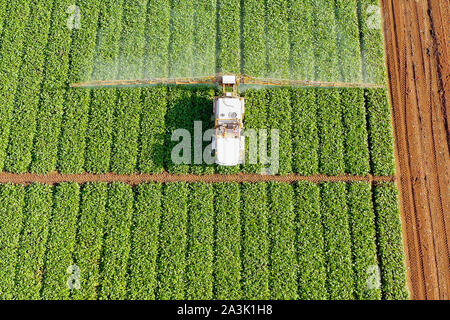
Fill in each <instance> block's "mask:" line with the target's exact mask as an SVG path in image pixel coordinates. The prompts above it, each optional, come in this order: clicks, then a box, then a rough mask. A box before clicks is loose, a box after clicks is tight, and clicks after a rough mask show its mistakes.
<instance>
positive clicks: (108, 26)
mask: <svg viewBox="0 0 450 320" xmlns="http://www.w3.org/2000/svg"><path fill="white" fill-rule="evenodd" d="M122 2H123V1H122V0H121V1H113V0H108V1H105V2H103V3H102V7H101V12H100V23H99V32H98V35H97V37H98V41H97V47H96V55H95V62H94V72H93V78H94V80H103V79H116V77H117V75H118V62H119V61H118V60H119V59H118V57H119V49H120V48H119V42H120V35H121V30H122V25H121V20H122V13H123V12H122V11H123V6H122ZM125 30H126V29H125ZM116 100H117V90H116V89H96V90H93V91H92V97H91V107H90V113H89V123H88V131H87V147H86V158H85V169H86V170H87V171H89V172H94V173H103V172H107V171H108V170H109V165H110V156H111V144H112V131H113V113H114V109H115V106H116Z"/></svg>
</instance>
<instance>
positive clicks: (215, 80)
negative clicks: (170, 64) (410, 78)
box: [70, 74, 385, 88]
mask: <svg viewBox="0 0 450 320" xmlns="http://www.w3.org/2000/svg"><path fill="white" fill-rule="evenodd" d="M157 84H166V85H196V84H209V85H217V84H220V85H222V75H221V74H219V75H216V76H209V77H193V78H154V79H142V80H104V81H91V82H79V83H72V84H70V87H72V88H95V87H127V86H145V85H157ZM236 85H261V86H285V87H322V88H330V87H331V88H384V87H385V86H384V85H379V84H373V83H351V82H326V81H309V80H287V79H270V78H255V77H251V76H247V75H238V76H236Z"/></svg>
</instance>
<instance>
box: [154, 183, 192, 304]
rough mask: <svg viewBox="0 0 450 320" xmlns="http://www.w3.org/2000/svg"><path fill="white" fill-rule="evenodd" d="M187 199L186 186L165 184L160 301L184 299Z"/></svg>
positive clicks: (187, 191) (159, 259)
mask: <svg viewBox="0 0 450 320" xmlns="http://www.w3.org/2000/svg"><path fill="white" fill-rule="evenodd" d="M188 198H189V188H188V185H187V184H186V183H169V184H166V185H165V188H164V200H163V213H162V217H161V229H160V230H161V233H160V237H159V250H160V251H159V257H158V298H159V299H161V300H169V299H183V298H184V297H185V290H186V284H185V268H186V244H187V235H186V232H187V230H186V224H187V212H188Z"/></svg>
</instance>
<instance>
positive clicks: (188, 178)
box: [0, 172, 395, 185]
mask: <svg viewBox="0 0 450 320" xmlns="http://www.w3.org/2000/svg"><path fill="white" fill-rule="evenodd" d="M394 180H395V177H373V176H368V177H361V176H350V175H342V176H325V175H315V176H307V177H305V176H299V175H294V174H293V175H286V176H271V175H259V174H245V173H240V174H230V175H222V174H210V175H193V174H180V175H178V174H176V175H175V174H169V173H161V174H132V175H128V174H115V173H106V174H91V173H82V174H60V173H58V172H54V173H50V174H48V175H36V174H32V173H25V174H14V173H6V172H3V173H1V174H0V183H14V184H25V185H28V184H31V183H33V182H39V183H46V184H58V183H62V182H78V183H87V182H123V183H128V184H130V185H138V184H140V183H145V182H162V183H163V182H179V181H184V182H207V183H215V182H238V183H242V182H266V181H279V182H288V183H293V182H297V181H310V182H316V183H320V182H337V181H344V182H352V181H367V182H380V181H394Z"/></svg>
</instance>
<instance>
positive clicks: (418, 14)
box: [381, 0, 450, 300]
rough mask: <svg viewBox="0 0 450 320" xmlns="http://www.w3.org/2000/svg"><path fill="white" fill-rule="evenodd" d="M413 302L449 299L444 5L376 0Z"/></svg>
mask: <svg viewBox="0 0 450 320" xmlns="http://www.w3.org/2000/svg"><path fill="white" fill-rule="evenodd" d="M381 3H382V6H383V14H384V32H385V38H386V50H387V63H388V71H389V79H390V83H389V86H390V91H391V100H392V105H393V116H394V127H395V138H396V150H397V170H398V172H399V186H400V189H401V190H400V193H401V206H402V213H403V228H404V238H405V245H406V247H407V250H406V251H407V260H408V265H409V282H410V289H411V296H412V298H413V299H446V300H448V299H449V287H450V263H449V260H450V258H449V256H450V254H449V242H450V240H449V237H450V221H449V212H450V208H449V206H450V199H449V187H450V184H449V162H450V161H449V158H450V157H449V126H448V110H447V101H446V99H447V97H448V94H449V92H450V87H449V83H450V78H449V76H450V71H449V62H450V61H449V59H448V58H449V57H448V52H447V50H448V49H447V44H446V43H447V42H448V41H449V36H450V34H449V31H450V29H446V27H447V28H448V21H450V16H449V8H450V4H449V0H402V1H398V0H381Z"/></svg>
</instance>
